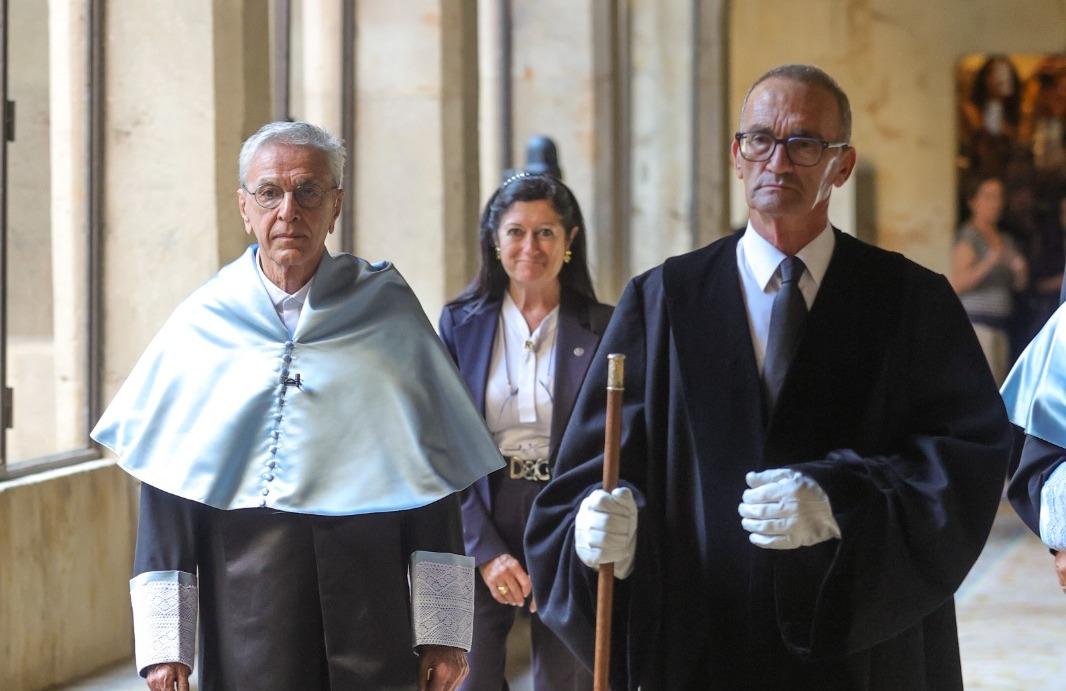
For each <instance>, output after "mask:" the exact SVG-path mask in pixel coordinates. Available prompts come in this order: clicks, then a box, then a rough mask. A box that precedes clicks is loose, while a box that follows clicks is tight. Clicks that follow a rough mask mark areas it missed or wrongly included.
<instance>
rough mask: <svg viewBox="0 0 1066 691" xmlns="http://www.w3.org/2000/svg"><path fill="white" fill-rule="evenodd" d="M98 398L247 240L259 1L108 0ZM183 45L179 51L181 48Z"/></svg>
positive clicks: (259, 56)
mask: <svg viewBox="0 0 1066 691" xmlns="http://www.w3.org/2000/svg"><path fill="white" fill-rule="evenodd" d="M105 9H106V17H105V20H104V21H105V26H106V30H107V40H106V44H105V47H104V52H105V58H104V63H105V76H104V79H105V84H106V85H107V100H106V117H107V126H106V130H105V132H104V144H103V146H104V160H105V162H106V168H105V175H104V180H103V191H104V192H103V194H104V199H103V208H104V212H103V213H104V229H105V232H104V237H103V264H104V266H103V269H104V271H103V286H102V288H103V303H104V315H103V318H104V327H103V330H102V333H103V349H102V352H103V354H104V357H103V361H104V362H103V366H104V372H103V400H104V401H107V400H110V397H111V396H112V395H113V394H114V392H115V389H116V387H117V386H118V384H119V383H120V382H121V381H122V380H123V379H124V378H125V376H126V374H127V373H128V372H129V370H130V367H131V366H132V365H133V363H134V362H135V361H136V359H137V357H138V356H139V355H140V353H141V351H142V350H143V349H144V347H145V345H146V344H147V342H148V340H149V339H150V338H151V337H152V335H153V334H154V333H155V332H156V331H157V330H158V328H159V326H160V325H161V324H162V322H163V320H164V319H166V317H167V316H168V315H169V313H170V311H171V310H172V309H173V308H174V306H175V305H176V304H177V303H178V302H179V301H180V300H181V299H182V298H184V297H185V296H186V295H188V294H189V293H190V292H192V290H193V289H195V288H196V287H198V286H199V285H201V284H202V283H203V282H204V281H205V280H206V279H207V278H208V277H209V276H211V275H212V274H213V273H214V272H215V271H217V270H218V269H219V267H220V266H221V265H222V264H223V263H225V262H226V261H228V260H229V259H231V258H232V257H233V256H235V255H236V254H237V253H239V252H240V251H241V250H242V249H243V248H244V247H245V246H246V245H247V243H248V242H249V238H248V237H247V236H246V235H245V233H244V229H243V227H242V225H241V223H240V218H239V216H238V215H237V213H236V203H237V202H236V189H237V154H238V150H239V146H240V142H241V139H242V138H243V137H244V136H247V134H250V130H251V129H254V127H256V126H258V124H259V123H260V122H261V121H263V120H265V119H267V118H269V113H270V86H269V74H268V70H267V69H266V67H265V65H267V64H268V61H267V60H266V59H265V58H266V55H267V52H266V50H267V49H266V48H265V47H264V46H265V45H267V41H268V39H269V32H268V31H267V30H266V26H267V20H266V14H267V6H266V3H261V2H252V1H251V0H247V1H244V2H242V1H239V0H190V1H189V2H182V3H178V4H175V5H174V6H172V7H171V8H170V9H169V11H168V14H167V21H165V22H160V21H159V14H158V11H157V9H156V8H155V7H152V6H149V5H147V4H144V5H142V4H136V3H134V4H128V3H121V4H118V3H106V5H105ZM176 56H180V59H176Z"/></svg>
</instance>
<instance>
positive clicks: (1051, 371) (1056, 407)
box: [1000, 307, 1066, 447]
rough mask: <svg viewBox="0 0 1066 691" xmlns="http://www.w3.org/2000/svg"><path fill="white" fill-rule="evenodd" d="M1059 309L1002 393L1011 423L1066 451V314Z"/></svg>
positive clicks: (1030, 346) (1004, 386) (1016, 366)
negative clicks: (1064, 448) (1065, 321)
mask: <svg viewBox="0 0 1066 691" xmlns="http://www.w3.org/2000/svg"><path fill="white" fill-rule="evenodd" d="M1064 309H1066V307H1059V309H1058V310H1057V311H1056V312H1055V314H1053V315H1052V316H1051V319H1049V320H1048V322H1047V324H1045V325H1044V328H1043V329H1041V330H1040V333H1038V334H1037V335H1036V338H1034V339H1033V341H1032V343H1030V344H1029V346H1028V347H1027V348H1026V349H1025V351H1024V352H1023V353H1022V354H1021V357H1019V358H1018V361H1017V362H1016V363H1014V367H1013V368H1012V369H1011V371H1010V374H1008V375H1007V379H1006V381H1004V382H1003V387H1002V388H1001V389H1000V393H1001V394H1002V395H1003V402H1004V403H1005V404H1006V406H1007V415H1008V416H1009V417H1010V421H1011V422H1013V423H1014V424H1015V425H1017V426H1019V427H1021V428H1022V429H1024V430H1025V432H1026V434H1031V435H1033V436H1034V437H1039V438H1040V439H1043V440H1044V441H1047V442H1051V443H1052V444H1055V445H1057V446H1061V447H1066V325H1064V320H1066V316H1064V315H1066V312H1064V311H1063V310H1064Z"/></svg>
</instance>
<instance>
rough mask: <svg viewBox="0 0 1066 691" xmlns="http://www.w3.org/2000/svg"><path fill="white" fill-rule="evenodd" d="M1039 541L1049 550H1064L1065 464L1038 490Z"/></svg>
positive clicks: (1065, 521)
mask: <svg viewBox="0 0 1066 691" xmlns="http://www.w3.org/2000/svg"><path fill="white" fill-rule="evenodd" d="M1040 539H1041V540H1042V541H1043V543H1044V544H1045V545H1047V546H1048V547H1050V548H1051V549H1058V550H1062V549H1066V463H1064V464H1062V465H1060V466H1059V467H1058V468H1056V469H1055V472H1053V473H1051V477H1049V478H1048V479H1047V482H1045V483H1044V486H1043V488H1041V490H1040Z"/></svg>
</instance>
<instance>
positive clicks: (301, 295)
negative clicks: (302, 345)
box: [255, 252, 315, 337]
mask: <svg viewBox="0 0 1066 691" xmlns="http://www.w3.org/2000/svg"><path fill="white" fill-rule="evenodd" d="M255 267H256V268H257V269H259V279H260V280H261V281H263V287H264V288H266V291H267V295H269V296H270V302H271V303H272V304H273V305H274V311H276V312H277V313H278V317H279V318H280V319H281V323H282V324H284V325H285V328H286V329H288V331H289V336H290V337H291V336H292V335H293V334H294V333H296V324H297V323H298V322H299V321H300V311H301V310H302V309H303V307H304V302H305V301H306V300H307V293H309V292H310V291H311V283H313V282H314V280H315V277H314V276H312V277H311V280H310V281H308V282H307V283H304V285H303V287H302V288H300V289H299V290H297V291H296V292H295V293H293V294H292V295H290V294H288V293H286V292H285V291H284V290H282V289H281V288H279V287H277V286H276V285H274V283H273V282H272V281H271V280H270V279H269V278H267V275H266V274H265V273H263V267H262V265H261V264H260V263H259V253H258V252H256V257H255Z"/></svg>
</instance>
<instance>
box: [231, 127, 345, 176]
mask: <svg viewBox="0 0 1066 691" xmlns="http://www.w3.org/2000/svg"><path fill="white" fill-rule="evenodd" d="M267 144H288V145H290V146H310V147H313V148H315V149H318V150H319V151H323V152H325V154H326V157H327V158H328V159H329V172H330V175H331V176H333V184H334V185H336V186H337V187H340V185H341V180H342V179H343V177H344V157H345V155H346V152H345V150H344V144H342V143H341V140H339V139H337V138H336V137H334V136H333V135H332V134H330V133H329V132H327V131H326V130H324V129H322V128H321V127H319V126H317V125H312V124H311V123H309V122H300V121H297V122H287V121H284V120H279V121H277V122H268V123H267V124H265V125H263V126H262V127H260V128H259V131H258V132H256V133H255V134H253V135H252V136H251V137H248V138H247V139H245V140H244V144H243V145H242V146H241V155H240V158H239V161H240V178H239V182H240V184H241V186H242V187H243V186H245V185H246V184H247V183H248V180H247V178H246V176H247V175H248V166H250V165H251V164H252V159H253V158H255V155H256V153H257V152H258V151H259V149H260V148H261V147H263V146H265V145H267Z"/></svg>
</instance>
